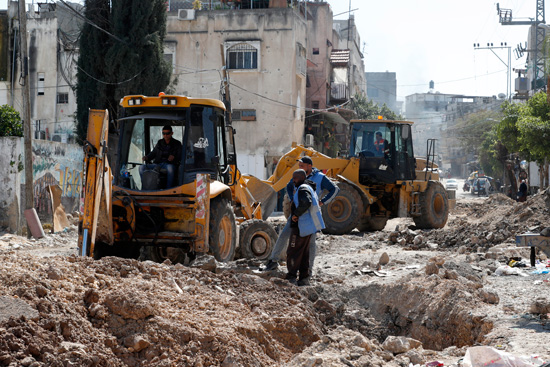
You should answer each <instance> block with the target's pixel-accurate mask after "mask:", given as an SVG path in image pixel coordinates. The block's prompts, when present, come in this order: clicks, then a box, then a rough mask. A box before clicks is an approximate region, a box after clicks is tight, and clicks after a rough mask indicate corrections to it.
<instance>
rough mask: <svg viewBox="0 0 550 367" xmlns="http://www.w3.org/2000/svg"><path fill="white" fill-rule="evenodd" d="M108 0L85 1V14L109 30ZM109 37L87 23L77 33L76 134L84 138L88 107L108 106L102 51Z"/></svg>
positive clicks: (104, 107) (102, 107)
mask: <svg viewBox="0 0 550 367" xmlns="http://www.w3.org/2000/svg"><path fill="white" fill-rule="evenodd" d="M109 13H110V6H109V0H86V4H85V11H84V16H85V17H86V18H87V19H89V20H90V21H91V22H92V23H94V24H96V25H97V26H99V27H101V28H103V29H104V30H106V31H110V28H111V27H110V23H109ZM109 42H110V37H109V35H107V34H106V33H105V32H102V31H101V30H99V29H97V28H96V27H94V26H92V25H91V24H89V23H84V26H83V28H82V32H81V34H80V53H79V57H78V63H77V73H76V78H77V84H76V134H77V135H78V137H79V138H80V139H81V140H82V141H83V140H85V139H86V132H87V130H88V110H89V109H91V108H93V109H107V108H109V107H111V108H112V107H113V106H109V99H110V98H109V96H108V89H107V85H106V84H104V83H101V80H105V78H106V76H105V51H106V50H107V48H108V45H109Z"/></svg>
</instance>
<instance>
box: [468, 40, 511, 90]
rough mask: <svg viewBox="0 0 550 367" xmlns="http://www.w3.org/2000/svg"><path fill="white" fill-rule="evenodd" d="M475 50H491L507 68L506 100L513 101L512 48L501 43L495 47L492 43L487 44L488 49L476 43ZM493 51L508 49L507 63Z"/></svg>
mask: <svg viewBox="0 0 550 367" xmlns="http://www.w3.org/2000/svg"><path fill="white" fill-rule="evenodd" d="M474 49H475V50H490V51H491V52H492V53H493V54H494V55H495V56H496V57H497V58H498V59H499V60H500V62H502V63H503V64H504V66H506V98H507V99H508V101H511V100H512V79H511V77H512V71H511V67H512V57H511V47H510V46H508V45H507V44H506V42H501V43H500V46H498V45H497V46H493V44H492V43H487V47H480V46H479V43H474ZM493 49H508V58H507V62H504V60H502V58H501V57H500V56H498V55H497V54H496V52H495V51H493Z"/></svg>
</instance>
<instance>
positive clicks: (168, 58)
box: [163, 54, 174, 66]
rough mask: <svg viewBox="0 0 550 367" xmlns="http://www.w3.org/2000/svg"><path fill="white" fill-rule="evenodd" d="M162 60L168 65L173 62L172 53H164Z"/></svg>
mask: <svg viewBox="0 0 550 367" xmlns="http://www.w3.org/2000/svg"><path fill="white" fill-rule="evenodd" d="M163 57H164V61H166V62H167V63H168V64H170V66H172V65H173V64H174V54H164V55H163Z"/></svg>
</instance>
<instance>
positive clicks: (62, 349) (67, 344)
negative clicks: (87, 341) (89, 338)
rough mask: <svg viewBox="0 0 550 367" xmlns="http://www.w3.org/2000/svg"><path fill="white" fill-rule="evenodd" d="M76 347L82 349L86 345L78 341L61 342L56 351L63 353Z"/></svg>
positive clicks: (84, 348)
mask: <svg viewBox="0 0 550 367" xmlns="http://www.w3.org/2000/svg"><path fill="white" fill-rule="evenodd" d="M78 349H81V350H83V351H84V350H86V346H85V345H84V344H80V343H72V342H62V343H61V345H60V346H59V349H58V352H59V353H65V352H70V351H73V350H78Z"/></svg>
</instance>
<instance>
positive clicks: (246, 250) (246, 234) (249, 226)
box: [239, 219, 277, 260]
mask: <svg viewBox="0 0 550 367" xmlns="http://www.w3.org/2000/svg"><path fill="white" fill-rule="evenodd" d="M258 229H260V230H262V231H264V232H266V234H268V235H269V238H270V239H271V243H270V244H268V248H269V249H268V251H266V253H265V254H264V255H262V256H260V257H257V256H256V255H255V254H254V252H253V251H252V246H251V243H252V237H253V235H254V233H256V231H257V230H258ZM275 242H277V232H276V231H275V229H274V228H273V227H272V226H271V225H270V224H269V223H267V222H266V221H263V220H259V219H250V220H247V221H245V222H243V223H241V225H240V235H239V247H240V250H241V255H242V257H244V258H247V259H252V258H255V259H259V260H265V259H267V258H268V257H269V255H271V251H272V250H273V247H274V246H275Z"/></svg>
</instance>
